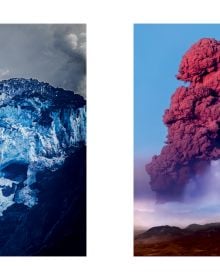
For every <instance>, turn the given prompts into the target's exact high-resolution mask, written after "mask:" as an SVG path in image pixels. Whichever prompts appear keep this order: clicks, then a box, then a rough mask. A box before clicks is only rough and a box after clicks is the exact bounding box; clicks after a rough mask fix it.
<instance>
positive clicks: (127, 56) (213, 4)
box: [0, 0, 220, 280]
mask: <svg viewBox="0 0 220 280" xmlns="http://www.w3.org/2000/svg"><path fill="white" fill-rule="evenodd" d="M0 7H1V18H0V21H1V22H2V23H18V22H20V23H87V34H88V36H87V40H88V52H87V54H88V79H87V85H88V87H87V88H88V91H87V96H88V186H87V189H88V210H87V213H88V238H87V240H88V257H87V258H49V259H46V258H0V272H1V276H2V277H6V279H23V280H26V279H38V280H39V279H47V278H48V279H59V280H60V279H65V280H67V279H74V277H75V278H76V279H97V280H99V279H138V278H141V277H142V278H150V279H151V278H153V279H186V278H189V279H194V278H196V277H197V278H198V277H199V279H207V277H209V278H211V277H214V276H215V273H216V275H217V271H216V270H215V269H217V266H216V264H218V262H219V259H218V258H134V257H132V256H133V248H132V245H133V23H140V22H142V23H147V22H148V23H157V22H158V23H159V22H160V23H163V22H164V23H172V22H179V23H181V22H189V23H198V22H201V23H206V22H210V23H218V22H219V21H220V16H219V9H218V7H219V4H218V1H217V0H216V1H211V0H209V1H202V0H200V1H186V0H185V1H177V0H176V1H174V0H173V1H171V0H166V1H165V0H161V1H157V0H154V1H146V0H136V1H131V0H130V1H120V0H111V1H104V0H92V1H91V0H90V1H89V0H87V1H86V0H78V1H74V0H62V1H57V2H55V1H50V0H38V1H30V0H29V1H28V0H20V1H16V0H15V1H11V0H7V1H4V2H3V1H1V6H0ZM180 36H181V34H180ZM146 75H147V73H146ZM15 242H16V241H15Z"/></svg>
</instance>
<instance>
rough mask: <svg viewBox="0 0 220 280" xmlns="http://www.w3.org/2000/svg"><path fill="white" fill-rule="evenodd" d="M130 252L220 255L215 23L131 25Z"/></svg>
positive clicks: (219, 70) (219, 67)
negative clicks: (132, 26) (131, 248)
mask: <svg viewBox="0 0 220 280" xmlns="http://www.w3.org/2000/svg"><path fill="white" fill-rule="evenodd" d="M134 255H135V256H220V25H217V24H216V25H214V24H135V25H134Z"/></svg>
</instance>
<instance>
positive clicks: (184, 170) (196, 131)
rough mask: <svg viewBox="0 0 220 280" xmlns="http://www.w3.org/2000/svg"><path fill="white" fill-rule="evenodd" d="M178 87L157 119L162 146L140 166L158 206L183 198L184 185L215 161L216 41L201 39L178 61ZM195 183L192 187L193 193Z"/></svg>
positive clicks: (218, 130)
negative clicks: (161, 128)
mask: <svg viewBox="0 0 220 280" xmlns="http://www.w3.org/2000/svg"><path fill="white" fill-rule="evenodd" d="M177 78H178V79H180V80H183V81H185V82H189V83H190V84H189V86H188V87H179V88H177V90H176V91H175V93H174V94H173V96H172V98H171V105H170V108H169V109H168V110H166V111H165V114H164V116H163V121H164V124H165V125H166V126H167V128H168V135H167V141H166V145H165V146H164V147H163V149H162V151H161V153H160V155H159V156H154V157H153V159H152V161H151V163H149V164H147V165H146V171H147V172H148V174H149V175H150V177H151V181H150V184H151V188H152V190H153V191H155V192H156V194H157V200H158V201H159V202H165V201H169V200H171V201H172V200H182V199H184V192H185V188H186V186H187V185H188V184H189V182H190V180H191V179H192V178H194V177H199V176H200V175H202V174H204V173H205V172H207V170H208V169H209V167H210V164H211V161H213V160H218V159H220V42H219V41H216V40H215V39H201V40H200V41H199V42H197V43H196V44H194V45H193V46H192V47H191V48H190V49H189V51H187V52H186V54H185V55H184V56H183V59H182V61H181V64H180V68H179V74H178V75H177ZM199 185H200V184H197V188H199Z"/></svg>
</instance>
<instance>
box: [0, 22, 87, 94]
mask: <svg viewBox="0 0 220 280" xmlns="http://www.w3.org/2000/svg"><path fill="white" fill-rule="evenodd" d="M14 77H17V78H20V77H23V78H36V79H38V80H40V81H45V82H48V83H50V84H51V85H53V86H55V87H62V88H64V89H69V90H73V91H75V92H76V93H78V94H81V95H83V96H84V97H85V95H86V25H85V24H12V25H10V24H1V25H0V80H2V79H9V78H14Z"/></svg>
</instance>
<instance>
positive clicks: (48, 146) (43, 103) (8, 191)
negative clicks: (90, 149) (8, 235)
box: [0, 78, 86, 216]
mask: <svg viewBox="0 0 220 280" xmlns="http://www.w3.org/2000/svg"><path fill="white" fill-rule="evenodd" d="M85 143H86V101H85V100H84V98H83V97H82V96H80V95H78V94H75V93H74V92H73V91H68V90H64V89H62V88H54V87H52V86H51V85H49V84H48V83H44V82H39V81H38V80H36V79H21V78H14V79H9V80H4V81H1V82H0V216H2V215H3V212H4V211H5V210H6V209H7V208H8V207H9V206H11V205H13V204H15V203H18V204H24V205H26V206H27V207H29V208H31V207H33V206H34V205H36V204H37V203H38V192H39V191H40V190H38V189H37V188H36V186H35V185H36V182H37V176H38V174H39V173H40V172H44V171H45V170H50V171H56V170H57V169H59V168H60V167H61V166H62V164H63V163H64V161H65V159H66V158H67V157H68V156H69V155H71V154H73V153H74V152H75V151H76V150H77V149H78V148H80V147H81V146H82V145H85Z"/></svg>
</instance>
